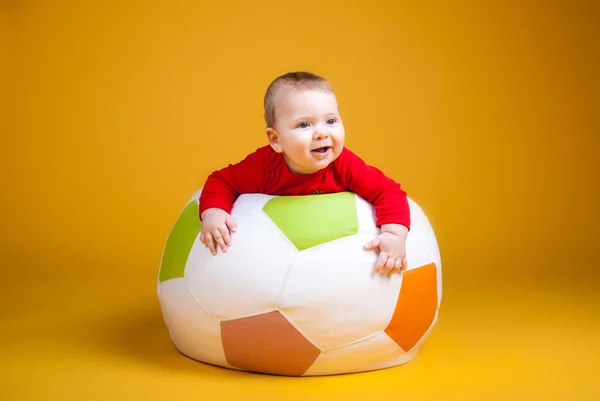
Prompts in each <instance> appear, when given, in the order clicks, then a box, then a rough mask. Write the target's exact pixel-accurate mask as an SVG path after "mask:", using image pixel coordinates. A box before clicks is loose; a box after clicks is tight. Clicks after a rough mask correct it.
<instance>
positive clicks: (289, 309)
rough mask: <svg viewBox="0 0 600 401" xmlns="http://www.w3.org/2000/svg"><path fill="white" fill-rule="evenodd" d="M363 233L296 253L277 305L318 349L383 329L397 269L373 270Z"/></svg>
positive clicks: (395, 290)
mask: <svg viewBox="0 0 600 401" xmlns="http://www.w3.org/2000/svg"><path fill="white" fill-rule="evenodd" d="M368 239H369V237H368V236H363V235H354V236H351V237H346V238H343V239H340V240H337V241H335V242H331V243H327V244H325V245H323V246H319V247H315V248H311V249H307V250H305V251H302V252H301V253H299V254H298V256H297V258H296V259H295V260H294V261H293V263H292V265H291V266H290V269H289V273H288V277H287V279H286V284H285V288H284V292H283V296H282V303H281V306H280V309H281V310H282V311H284V312H285V313H286V314H287V315H288V316H289V317H290V318H291V319H292V321H293V322H294V324H296V325H297V326H298V327H299V328H300V330H302V332H303V333H305V334H306V335H307V336H308V337H309V338H310V339H311V341H313V342H314V343H315V344H317V345H318V346H319V347H320V348H322V349H327V348H332V347H337V346H339V345H341V344H346V343H349V342H353V341H356V340H358V339H361V338H364V337H367V336H370V335H372V334H373V333H376V332H378V331H381V330H384V329H385V327H386V326H387V324H388V323H389V321H390V319H391V317H392V315H393V313H394V308H395V306H396V301H397V299H398V293H399V292H400V285H401V282H402V276H401V275H393V276H391V277H384V276H381V275H373V269H374V267H375V263H376V256H375V252H374V251H365V250H363V245H364V244H365V243H366V242H367V241H368Z"/></svg>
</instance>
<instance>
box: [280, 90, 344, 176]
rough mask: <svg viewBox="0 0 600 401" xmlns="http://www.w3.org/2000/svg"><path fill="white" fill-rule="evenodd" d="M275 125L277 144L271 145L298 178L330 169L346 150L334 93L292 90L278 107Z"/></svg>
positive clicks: (282, 98)
mask: <svg viewBox="0 0 600 401" xmlns="http://www.w3.org/2000/svg"><path fill="white" fill-rule="evenodd" d="M275 121H276V122H275V127H274V130H273V131H274V132H275V134H276V136H277V143H275V144H273V142H271V144H272V146H273V148H274V149H275V151H277V152H281V153H283V155H284V157H285V161H286V162H287V165H288V167H289V168H290V170H292V171H293V172H294V173H296V174H311V173H315V172H317V171H319V170H321V169H323V168H325V167H327V166H328V165H329V164H330V163H331V162H333V161H334V160H335V159H337V157H338V156H339V155H340V153H341V152H342V149H343V148H344V140H345V132H344V124H343V123H342V118H341V117H340V114H339V112H338V106H337V100H336V98H335V95H333V94H331V93H326V92H323V91H320V90H318V89H314V90H313V89H304V90H292V91H290V92H288V93H287V94H286V95H284V96H282V97H281V99H279V101H278V102H277V104H276V105H275Z"/></svg>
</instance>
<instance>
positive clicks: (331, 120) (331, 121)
mask: <svg viewBox="0 0 600 401" xmlns="http://www.w3.org/2000/svg"><path fill="white" fill-rule="evenodd" d="M335 122H336V119H335V118H330V119H329V120H327V124H330V125H331V124H335Z"/></svg>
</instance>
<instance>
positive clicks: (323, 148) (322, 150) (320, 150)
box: [311, 146, 331, 153]
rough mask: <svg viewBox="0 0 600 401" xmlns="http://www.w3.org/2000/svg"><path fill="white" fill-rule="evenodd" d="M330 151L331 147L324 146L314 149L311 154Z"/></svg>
mask: <svg viewBox="0 0 600 401" xmlns="http://www.w3.org/2000/svg"><path fill="white" fill-rule="evenodd" d="M329 149H331V146H323V147H322V148H317V149H313V150H311V152H315V153H325V152H327V151H328V150H329Z"/></svg>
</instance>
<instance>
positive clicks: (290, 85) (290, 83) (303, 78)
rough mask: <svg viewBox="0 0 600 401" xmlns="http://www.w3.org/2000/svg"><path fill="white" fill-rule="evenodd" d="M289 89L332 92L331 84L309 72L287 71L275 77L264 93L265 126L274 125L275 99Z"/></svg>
mask: <svg viewBox="0 0 600 401" xmlns="http://www.w3.org/2000/svg"><path fill="white" fill-rule="evenodd" d="M290 89H291V90H294V89H319V90H322V91H323V92H327V93H333V89H332V88H331V85H330V84H329V82H327V80H326V79H325V78H322V77H320V76H318V75H315V74H313V73H311V72H304V71H297V72H288V73H287V74H284V75H281V76H279V77H277V78H275V80H274V81H273V82H271V84H270V85H269V87H268V88H267V93H265V101H264V103H265V122H266V123H267V127H270V128H272V127H273V126H275V99H276V98H278V97H280V96H282V95H283V94H284V93H285V92H286V91H287V90H290Z"/></svg>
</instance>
